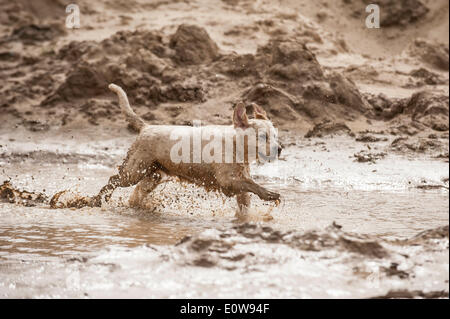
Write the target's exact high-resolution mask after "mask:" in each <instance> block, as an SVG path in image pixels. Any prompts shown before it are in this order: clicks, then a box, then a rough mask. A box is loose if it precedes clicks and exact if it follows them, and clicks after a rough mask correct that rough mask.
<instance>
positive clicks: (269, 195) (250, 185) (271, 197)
mask: <svg viewBox="0 0 450 319" xmlns="http://www.w3.org/2000/svg"><path fill="white" fill-rule="evenodd" d="M236 187H237V188H238V189H241V190H245V191H247V192H250V193H253V194H256V195H258V197H259V198H261V199H262V200H265V201H275V200H279V199H280V194H278V193H275V192H272V191H269V190H268V189H265V188H264V187H262V186H260V185H258V184H256V183H255V182H254V181H253V180H251V179H249V178H247V179H244V180H242V181H237V182H236Z"/></svg>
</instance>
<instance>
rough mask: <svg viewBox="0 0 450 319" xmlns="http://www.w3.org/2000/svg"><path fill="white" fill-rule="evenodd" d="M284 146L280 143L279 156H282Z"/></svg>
mask: <svg viewBox="0 0 450 319" xmlns="http://www.w3.org/2000/svg"><path fill="white" fill-rule="evenodd" d="M283 148H284V147H283V144H281V143H278V156H280V154H281V151H282V150H283Z"/></svg>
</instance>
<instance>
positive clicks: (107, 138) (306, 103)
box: [0, 0, 449, 298]
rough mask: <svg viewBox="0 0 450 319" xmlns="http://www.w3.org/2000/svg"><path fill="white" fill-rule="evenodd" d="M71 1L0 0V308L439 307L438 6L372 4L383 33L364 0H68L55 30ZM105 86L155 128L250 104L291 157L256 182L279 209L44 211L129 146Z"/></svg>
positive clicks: (442, 169) (165, 205)
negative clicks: (128, 304)
mask: <svg viewBox="0 0 450 319" xmlns="http://www.w3.org/2000/svg"><path fill="white" fill-rule="evenodd" d="M69 2H70V3H73V1H64V0H54V1H52V0H37V1H27V0H17V1H14V2H10V1H3V0H0V84H1V85H0V117H1V118H0V183H3V184H2V185H1V186H0V216H1V217H0V296H1V297H2V298H14V297H20V298H28V297H88V298H89V297H273V298H276V297H288V298H300V297H302V298H314V297H326V298H342V297H354V298H359V297H364V298H370V297H392V298H442V297H446V298H448V290H449V288H448V287H449V283H448V249H449V246H448V223H449V222H448V210H449V201H448V160H449V155H448V148H449V136H448V129H449V128H448V121H449V120H448V116H449V102H448V95H449V44H448V35H449V34H448V19H449V13H448V12H449V11H448V1H446V0H438V1H432V0H402V1H391V0H383V1H381V0H380V1H379V4H380V10H381V28H380V29H367V28H366V26H365V24H364V21H365V17H366V12H365V6H366V5H367V3H370V1H365V0H345V1H344V0H343V1H323V0H322V1H303V0H301V1H298V0H296V1H291V0H279V1H261V0H258V1H246V0H233V1H231V0H227V1H225V0H222V1H219V0H215V1H204V0H196V1H175V0H174V1H156V0H155V1H144V0H140V1H120V0H101V1H96V2H95V3H92V2H89V1H77V2H76V3H77V4H78V5H79V7H80V11H81V16H80V23H81V28H79V29H67V28H66V27H65V20H66V13H65V6H66V5H67V4H68V3H69ZM111 82H114V83H117V84H119V85H121V86H122V87H123V88H124V89H125V90H126V92H127V93H128V95H129V98H130V102H131V104H132V106H133V108H134V109H135V110H136V113H138V114H139V115H140V116H142V117H143V118H144V119H145V120H146V121H147V122H148V123H150V124H187V125H189V124H191V123H192V121H193V120H198V119H199V120H202V123H203V124H224V125H228V124H231V113H232V108H233V105H234V104H235V103H236V102H237V101H239V100H244V101H246V102H257V103H258V104H260V105H261V106H262V107H263V108H264V109H265V111H266V112H267V113H268V115H269V117H270V119H271V120H272V121H273V122H274V124H275V126H276V127H277V128H278V129H279V131H280V136H281V139H282V142H283V144H284V145H285V146H286V149H285V150H284V152H283V153H282V156H281V158H280V160H279V161H278V162H277V163H275V164H268V165H265V166H258V165H256V164H255V165H253V166H252V174H253V177H254V178H255V180H257V181H258V182H259V183H261V184H264V185H266V186H267V187H268V188H274V189H278V190H279V191H280V192H281V194H282V197H283V200H282V203H281V205H280V206H279V207H274V206H272V205H270V204H265V203H263V202H261V201H259V200H258V199H254V203H255V204H254V208H253V211H252V212H251V215H250V216H249V218H248V220H246V221H245V222H244V223H243V222H242V221H237V220H235V219H234V211H235V209H236V207H235V203H234V200H233V199H228V198H225V197H224V196H223V195H221V194H216V193H208V192H206V191H204V190H202V189H198V188H196V187H194V186H192V185H180V183H178V182H177V181H175V180H169V181H167V182H166V183H164V184H163V185H161V187H158V189H157V190H156V191H155V195H154V198H153V202H152V203H151V205H150V206H151V207H149V209H147V210H134V209H131V208H129V207H128V203H127V199H128V196H129V193H130V191H131V189H120V190H118V191H117V192H116V193H115V195H114V197H113V200H112V202H111V203H109V204H108V205H106V206H104V207H102V208H94V209H92V208H83V209H67V208H59V209H50V208H49V204H50V203H49V201H50V198H51V197H52V195H54V194H55V193H56V192H58V191H61V190H69V191H70V192H69V193H68V194H67V195H66V196H68V197H67V198H62V200H63V201H64V200H70V198H69V197H71V196H72V197H73V196H77V195H74V194H80V195H92V194H95V193H96V192H98V190H99V189H100V188H101V187H102V186H103V185H104V184H105V183H106V182H107V180H108V177H109V176H110V175H112V174H114V172H115V170H116V167H117V165H119V164H120V162H121V160H122V159H123V158H124V156H125V154H126V151H127V147H128V146H129V145H130V144H131V143H132V141H133V139H134V138H135V136H136V134H135V132H133V130H132V129H131V128H128V127H127V123H126V121H125V119H124V117H123V116H122V115H121V113H120V109H119V106H118V103H117V101H116V97H115V96H114V95H113V94H112V93H110V92H109V90H108V89H107V85H108V84H109V83H111ZM330 269H332V270H333V271H331V272H330ZM174 274H178V275H177V276H174ZM269 278H270V279H269ZM186 287H188V289H186Z"/></svg>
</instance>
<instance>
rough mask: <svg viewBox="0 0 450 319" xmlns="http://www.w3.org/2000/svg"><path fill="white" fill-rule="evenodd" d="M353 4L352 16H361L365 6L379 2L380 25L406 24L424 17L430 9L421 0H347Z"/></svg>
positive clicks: (346, 1) (348, 3)
mask: <svg viewBox="0 0 450 319" xmlns="http://www.w3.org/2000/svg"><path fill="white" fill-rule="evenodd" d="M344 3H346V4H347V5H350V6H351V10H352V16H354V17H358V18H361V17H362V16H363V15H364V14H365V7H366V6H367V5H369V4H377V5H379V7H380V12H381V13H380V27H395V26H406V25H408V24H411V23H414V22H417V21H418V20H419V19H422V18H423V17H424V16H425V15H426V14H427V13H428V12H429V9H428V8H427V7H426V6H425V4H424V3H423V2H422V1H420V0H377V1H371V0H345V1H344Z"/></svg>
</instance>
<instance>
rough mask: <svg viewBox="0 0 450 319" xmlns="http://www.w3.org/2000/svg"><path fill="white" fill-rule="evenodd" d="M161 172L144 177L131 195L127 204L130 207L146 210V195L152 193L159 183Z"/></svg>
mask: <svg viewBox="0 0 450 319" xmlns="http://www.w3.org/2000/svg"><path fill="white" fill-rule="evenodd" d="M161 179H162V176H161V172H155V173H153V174H151V175H150V176H147V177H144V179H142V180H141V181H140V182H139V183H138V184H137V185H136V188H135V189H134V191H133V194H131V196H130V199H129V201H128V202H129V204H130V206H131V207H136V208H148V206H147V205H146V202H145V199H146V198H147V195H148V194H149V193H150V192H152V191H153V190H154V189H155V188H156V187H157V186H158V184H159V183H160V182H161Z"/></svg>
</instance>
